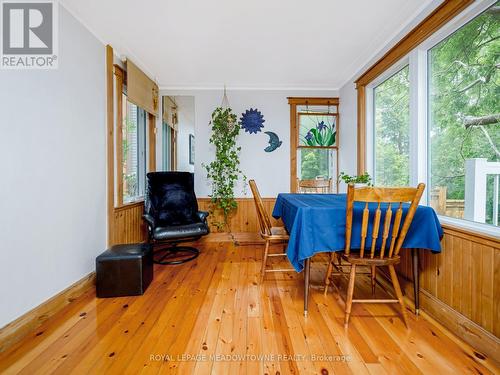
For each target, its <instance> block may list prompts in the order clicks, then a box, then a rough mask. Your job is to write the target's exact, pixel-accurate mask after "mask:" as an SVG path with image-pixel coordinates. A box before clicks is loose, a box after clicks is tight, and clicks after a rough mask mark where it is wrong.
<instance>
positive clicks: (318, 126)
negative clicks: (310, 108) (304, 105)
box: [299, 113, 337, 147]
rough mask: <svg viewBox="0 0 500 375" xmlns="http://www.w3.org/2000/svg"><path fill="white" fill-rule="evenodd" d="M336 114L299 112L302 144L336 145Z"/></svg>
mask: <svg viewBox="0 0 500 375" xmlns="http://www.w3.org/2000/svg"><path fill="white" fill-rule="evenodd" d="M336 119H337V117H336V115H335V114H330V113H321V114H309V113H299V129H300V145H301V146H316V147H318V146H319V147H335V146H336V138H337V129H336Z"/></svg>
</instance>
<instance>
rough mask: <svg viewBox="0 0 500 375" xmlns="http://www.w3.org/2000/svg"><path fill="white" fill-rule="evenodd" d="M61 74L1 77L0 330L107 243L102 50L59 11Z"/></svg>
mask: <svg viewBox="0 0 500 375" xmlns="http://www.w3.org/2000/svg"><path fill="white" fill-rule="evenodd" d="M59 23H60V29H59V53H60V57H59V68H58V69H57V70H52V71H49V70H31V71H13V70H10V71H7V70H0V114H1V120H0V130H1V132H0V134H1V135H0V163H1V164H0V166H1V167H0V212H2V215H0V249H1V250H0V253H1V257H2V260H1V266H0V267H1V268H0V327H1V326H3V325H5V324H7V323H9V322H10V321H12V320H14V319H16V318H17V317H19V316H20V315H22V314H24V313H25V312H27V311H28V310H30V309H32V308H33V307H35V306H37V305H39V304H40V303H42V302H44V301H45V300H47V299H48V298H50V297H52V296H54V295H55V294H57V293H58V292H60V291H61V290H63V289H65V288H67V287H68V286H69V285H71V284H72V283H74V282H76V281H77V280H79V279H81V278H82V277H83V276H85V275H86V274H88V273H89V272H91V271H93V270H94V269H95V266H94V262H95V256H96V255H97V254H99V253H100V252H102V251H103V250H104V248H105V245H106V200H105V188H106V181H105V162H106V153H105V134H106V133H105V96H104V95H105V80H104V69H105V65H104V46H103V45H102V44H101V43H100V42H99V41H98V40H97V39H95V38H94V37H93V36H92V35H91V34H90V33H89V32H88V31H87V30H86V29H85V28H84V27H83V26H82V25H81V24H80V23H78V22H77V21H76V20H75V19H74V18H73V17H72V16H71V15H70V14H69V13H67V12H66V11H65V10H64V8H62V7H60V9H59Z"/></svg>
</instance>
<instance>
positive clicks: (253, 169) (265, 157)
mask: <svg viewBox="0 0 500 375" xmlns="http://www.w3.org/2000/svg"><path fill="white" fill-rule="evenodd" d="M161 94H162V95H191V96H194V98H195V103H194V104H195V137H196V146H195V153H196V158H195V189H196V194H197V196H198V197H207V196H208V195H209V194H210V193H211V187H210V184H209V183H208V181H207V180H206V177H205V176H206V172H205V170H204V169H203V168H202V166H201V163H209V162H210V161H212V160H213V158H214V148H213V146H212V145H210V144H209V143H208V139H209V137H210V131H211V130H210V126H209V122H210V118H211V114H212V112H213V110H214V109H215V108H216V107H217V106H220V104H221V100H222V90H161ZM338 95H339V92H338V91H337V90H323V91H302V90H299V91H297V90H295V91H294V90H290V91H288V90H253V89H248V90H243V89H241V90H240V89H238V90H228V97H229V104H230V106H231V108H232V109H233V111H234V113H236V114H237V116H238V118H240V117H241V114H242V113H243V112H244V111H245V110H247V109H250V108H254V109H255V108H257V109H258V110H259V111H261V112H262V114H263V115H264V120H265V122H264V128H263V129H262V132H260V133H257V134H249V133H246V132H244V131H243V130H242V132H241V133H240V137H239V144H240V145H241V147H242V150H241V154H240V161H241V169H242V170H243V172H244V173H245V175H246V176H247V177H248V179H252V178H253V179H255V180H256V181H257V183H258V185H259V189H260V192H261V194H262V196H264V197H275V196H276V195H277V194H278V193H282V192H288V191H290V106H289V105H288V101H287V97H289V96H318V97H336V96H338ZM340 106H341V107H342V103H341V104H340ZM340 123H341V125H340V126H341V128H340V132H341V144H340V147H341V155H342V153H345V157H344V156H341V162H340V170H344V163H347V164H350V163H352V161H351V155H352V157H355V152H356V149H355V148H354V149H352V150H350V149H349V147H351V144H352V141H351V140H348V139H347V137H348V134H350V132H351V131H350V130H347V129H346V130H344V128H343V122H342V118H341V120H340ZM346 126H350V125H349V124H346ZM264 131H273V132H275V133H276V134H277V135H278V136H279V138H280V139H281V141H282V142H283V144H282V146H281V147H280V148H278V149H277V150H275V151H274V152H270V153H267V152H265V151H264V148H265V147H267V145H268V139H269V137H268V136H267V135H266V134H264ZM344 131H345V133H344ZM344 141H345V142H346V144H345V145H346V146H345V147H344V143H343V142H344ZM354 145H355V143H354ZM354 147H355V146H354ZM354 164H355V162H354ZM235 193H236V196H238V197H250V196H251V194H250V191H249V189H248V188H246V189H245V188H243V186H242V184H240V185H239V186H238V187H237V188H236V189H235Z"/></svg>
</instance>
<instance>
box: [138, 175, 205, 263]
mask: <svg viewBox="0 0 500 375" xmlns="http://www.w3.org/2000/svg"><path fill="white" fill-rule="evenodd" d="M146 182H147V186H146V201H145V204H144V215H143V218H144V220H145V221H146V222H147V225H148V233H149V242H150V243H151V244H153V245H154V247H156V248H158V247H160V246H157V245H160V244H170V245H171V246H168V247H166V248H165V247H163V248H161V249H158V250H155V262H156V263H159V264H180V263H185V262H188V261H190V260H193V259H195V258H196V257H197V256H198V255H199V253H200V252H199V250H198V249H196V248H194V247H189V246H177V245H178V244H179V243H181V242H186V241H194V240H197V239H199V238H201V237H202V236H205V235H207V234H208V233H209V232H210V230H209V227H208V224H207V216H208V212H205V211H198V202H197V201H196V195H195V194H194V175H193V173H189V172H151V173H148V174H147V176H146Z"/></svg>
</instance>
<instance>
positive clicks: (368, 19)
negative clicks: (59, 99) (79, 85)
mask: <svg viewBox="0 0 500 375" xmlns="http://www.w3.org/2000/svg"><path fill="white" fill-rule="evenodd" d="M60 1H61V3H62V4H63V6H64V7H65V8H66V9H68V10H69V11H70V12H71V13H72V14H73V15H74V16H75V17H76V18H78V19H79V20H80V21H81V22H82V23H83V24H84V25H86V26H87V27H88V28H89V29H90V30H91V31H92V32H93V33H94V34H95V35H96V36H97V37H98V38H99V39H100V40H101V41H103V42H104V43H109V44H111V45H112V46H113V47H114V49H115V51H116V52H117V53H118V54H120V55H122V56H126V57H128V58H130V59H132V60H134V61H135V62H136V63H137V64H138V65H139V66H141V67H142V68H143V69H144V70H145V71H146V72H147V73H148V74H150V75H152V76H153V77H154V78H155V79H156V80H157V82H158V84H159V86H160V87H161V88H214V87H217V88H220V87H221V86H222V85H223V84H227V85H228V87H233V88H236V87H248V88H280V89H283V88H304V89H306V88H307V89H314V88H317V89H336V88H340V87H341V86H342V85H343V84H344V83H346V82H347V80H349V79H350V78H352V76H353V75H354V74H355V73H357V72H358V71H359V69H361V67H362V66H363V65H365V64H366V63H367V62H368V61H369V60H370V59H371V58H373V57H374V55H375V54H376V53H377V52H379V51H380V49H381V48H383V47H384V46H385V45H386V44H387V43H388V42H389V41H390V40H392V39H393V38H394V37H395V36H396V35H397V34H398V33H399V32H400V31H401V30H402V29H403V28H404V27H405V26H407V25H408V24H409V23H410V22H411V21H412V20H413V19H414V18H415V17H416V16H417V15H418V14H420V13H421V12H422V11H423V10H424V9H425V8H426V7H427V6H428V5H429V4H430V3H431V2H432V0H377V1H373V0H357V1H348V0H309V1H304V0H286V1H285V0H198V1H197V0H177V1H174V0H142V1H137V0H135V1H134V0H85V1H82V0H60Z"/></svg>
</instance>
